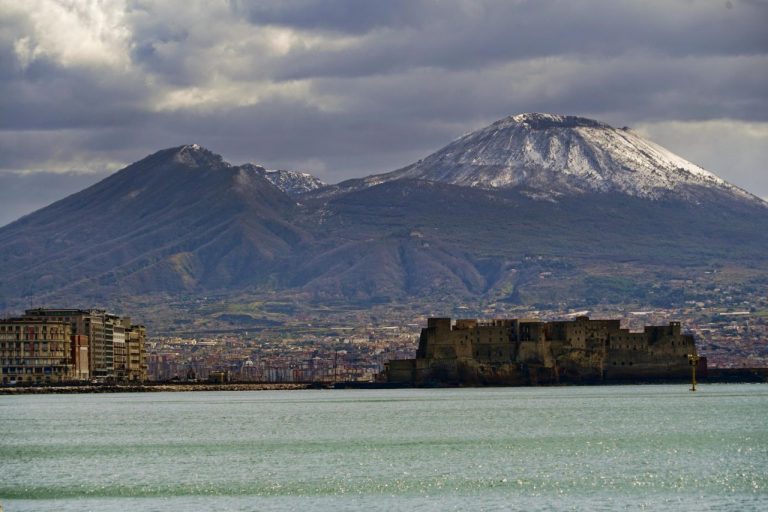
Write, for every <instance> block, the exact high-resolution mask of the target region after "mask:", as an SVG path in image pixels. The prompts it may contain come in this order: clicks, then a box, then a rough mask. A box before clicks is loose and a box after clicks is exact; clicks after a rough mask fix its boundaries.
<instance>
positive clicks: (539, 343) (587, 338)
mask: <svg viewBox="0 0 768 512" xmlns="http://www.w3.org/2000/svg"><path fill="white" fill-rule="evenodd" d="M693 353H696V346H695V342H694V339H693V337H692V336H689V335H684V334H681V327H680V324H679V323H677V322H673V323H671V324H670V325H668V326H649V327H646V328H645V330H644V331H643V332H639V333H638V332H630V331H629V330H627V329H622V328H621V326H620V321H619V320H590V319H589V318H588V317H578V318H576V319H574V320H571V321H559V322H541V321H530V320H517V319H497V320H492V321H489V322H478V321H477V320H475V319H459V320H456V322H455V323H454V324H452V323H451V319H450V318H430V319H429V321H428V324H427V327H426V328H424V329H422V332H421V336H420V338H419V348H418V350H417V357H416V359H412V360H403V361H392V362H390V364H389V367H388V370H387V374H388V379H389V381H390V382H399V383H410V384H413V385H430V384H432V385H439V384H441V383H443V384H465V385H486V384H497V385H525V384H548V383H558V382H606V381H626V380H642V379H650V378H653V379H679V378H686V376H687V375H689V372H690V367H689V365H688V354H693Z"/></svg>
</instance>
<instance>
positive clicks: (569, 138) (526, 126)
mask: <svg viewBox="0 0 768 512" xmlns="http://www.w3.org/2000/svg"><path fill="white" fill-rule="evenodd" d="M399 179H418V180H428V181H438V182H441V183H450V184H453V185H459V186H469V187H478V188H488V189H502V188H504V189H511V188H515V189H518V190H521V191H523V192H524V193H526V194H527V195H529V196H530V197H534V198H540V199H549V200H552V199H556V198H557V197H560V196H564V195H574V194H584V193H591V192H599V193H603V192H617V193H621V194H625V195H628V196H633V197H641V198H646V199H660V198H675V199H678V200H687V201H693V202H695V201H697V200H700V198H699V194H700V193H704V192H706V193H707V194H708V193H711V192H713V191H716V192H718V193H723V194H726V195H730V196H732V197H734V198H737V199H743V200H746V201H750V202H754V203H757V204H759V203H764V202H763V201H762V200H761V199H759V198H757V197H756V196H753V195H752V194H749V193H748V192H746V191H744V190H742V189H740V188H738V187H736V186H734V185H731V184H730V183H728V182H726V181H725V180H723V179H721V178H719V177H717V176H716V175H714V174H712V173H711V172H709V171H706V170H704V169H702V168H701V167H699V166H697V165H695V164H692V163H691V162H688V161H687V160H685V159H683V158H681V157H679V156H677V155H675V154H673V153H671V152H670V151H668V150H667V149H665V148H663V147H661V146H659V145H658V144H655V143H653V142H651V141H649V140H646V139H644V138H642V137H640V136H639V135H637V134H636V133H634V132H632V131H631V130H629V129H628V128H622V129H616V128H613V127H611V126H609V125H607V124H604V123H601V122H598V121H594V120H592V119H586V118H582V117H575V116H559V115H552V114H539V113H529V114H518V115H515V116H510V117H507V118H505V119H501V120H499V121H496V122H495V123H493V124H491V125H490V126H487V127H486V128H482V129H480V130H477V131H474V132H471V133H469V134H467V135H465V136H463V137H461V138H459V139H457V140H455V141H453V142H452V143H450V144H448V145H447V146H445V147H444V148H442V149H440V150H439V151H436V152H435V153H433V154H431V155H429V156H427V157H426V158H424V159H423V160H419V161H418V162H416V163H414V164H411V165H409V166H407V167H404V168H402V169H399V170H397V171H394V172H390V173H387V174H379V175H374V176H369V177H367V178H364V179H362V180H351V181H349V182H347V184H346V187H345V186H344V184H342V186H341V187H340V188H341V189H342V190H344V189H345V188H357V189H359V188H361V187H364V186H372V185H376V184H379V183H383V182H387V181H392V180H399Z"/></svg>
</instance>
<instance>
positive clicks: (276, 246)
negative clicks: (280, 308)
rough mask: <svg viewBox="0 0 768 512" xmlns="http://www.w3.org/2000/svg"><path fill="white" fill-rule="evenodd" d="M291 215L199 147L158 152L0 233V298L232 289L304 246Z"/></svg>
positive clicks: (258, 181)
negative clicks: (68, 292) (111, 291)
mask: <svg viewBox="0 0 768 512" xmlns="http://www.w3.org/2000/svg"><path fill="white" fill-rule="evenodd" d="M295 208H296V204H295V203H294V201H293V200H292V199H291V198H290V197H289V196H287V195H286V194H285V193H283V192H282V191H280V190H279V189H277V188H276V187H275V186H274V185H272V183H270V182H269V181H268V180H266V179H265V178H264V177H263V176H261V175H260V174H259V173H258V172H255V171H253V170H251V169H247V168H240V167H233V166H231V165H229V164H227V163H226V162H224V161H223V160H222V159H221V157H220V156H218V155H214V154H213V153H211V152H210V151H208V150H205V149H203V148H200V147H199V146H196V145H190V146H182V147H179V148H172V149H168V150H163V151H159V152H157V153H155V154H153V155H151V156H149V157H147V158H145V159H143V160H141V161H139V162H137V163H135V164H132V165H130V166H128V167H127V168H125V169H123V170H122V171H120V172H118V173H116V174H114V175H112V176H110V177H108V178H107V179H105V180H103V181H101V182H99V183H97V184H96V185H94V186H92V187H90V188H88V189H85V190H83V191H81V192H79V193H77V194H74V195H72V196H69V197H67V198H65V199H63V200H61V201H58V202H56V203H54V204H52V205H51V206H48V207H47V208H43V209H42V210H39V211H37V212H35V213H33V214H31V215H28V216H26V217H23V218H22V219H20V220H18V221H17V222H14V223H12V224H9V225H8V226H6V227H4V228H2V229H0V244H2V246H3V250H2V251H0V265H2V267H3V269H4V271H3V272H2V274H0V291H2V294H3V295H5V296H7V295H9V294H19V295H22V296H23V295H28V294H39V293H41V292H45V291H56V290H62V289H69V290H71V291H73V292H74V291H83V290H90V292H94V293H102V292H103V291H104V290H105V289H107V288H109V287H113V288H116V289H115V292H122V293H144V292H148V291H152V290H182V289H194V288H200V287H202V288H226V287H239V286H242V285H245V284H249V283H252V282H254V281H257V280H259V279H261V278H263V277H264V274H265V272H264V269H265V268H268V267H269V266H270V265H271V264H273V263H274V262H275V261H276V260H277V259H278V258H279V257H280V256H284V255H286V254H288V253H290V252H291V250H292V247H294V246H295V245H297V244H300V243H302V242H304V241H306V240H307V239H309V235H308V234H307V233H306V232H304V231H303V230H301V229H299V228H296V227H295V226H293V225H292V224H291V223H290V222H289V221H288V220H286V219H288V218H289V217H290V215H292V213H293V212H294V210H295Z"/></svg>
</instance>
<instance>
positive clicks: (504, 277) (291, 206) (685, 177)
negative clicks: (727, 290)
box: [0, 114, 768, 309]
mask: <svg viewBox="0 0 768 512" xmlns="http://www.w3.org/2000/svg"><path fill="white" fill-rule="evenodd" d="M318 186H319V182H317V180H315V179H313V178H312V177H311V176H307V175H306V174H301V173H290V172H287V173H286V172H285V171H281V174H275V173H271V174H270V173H267V171H265V170H264V168H263V167H259V166H254V165H251V164H246V165H243V166H239V167H238V166H232V165H230V164H227V163H226V162H224V161H223V160H222V158H221V157H220V156H218V155H215V154H213V153H211V152H210V151H208V150H205V149H203V148H200V147H199V146H196V145H189V146H182V147H180V148H173V149H166V150H162V151H159V152H157V153H155V154H153V155H151V156H149V157H147V158H145V159H143V160H141V161H139V162H137V163H135V164H132V165H130V166H128V167H126V168H125V169H123V170H122V171H120V172H118V173H116V174H114V175H112V176H110V177H109V178H107V179H105V180H103V181H102V182H100V183H98V184H96V185H94V186H92V187H90V188H88V189H86V190H83V191H81V192H79V193H77V194H74V195H72V196H70V197H67V198H66V199H63V200H61V201H59V202H57V203H54V204H52V205H50V206H48V207H46V208H43V209H41V210H39V211H37V212H35V213H33V214H30V215H28V216H26V217H23V218H22V219H20V220H18V221H16V222H14V223H12V224H9V225H7V226H5V227H3V228H0V309H2V308H6V309H7V308H14V307H19V305H20V304H24V305H26V304H29V303H31V302H32V301H36V303H40V302H45V303H49V302H53V301H56V302H57V303H65V302H66V303H68V304H71V303H73V302H77V303H80V302H82V303H84V304H93V303H103V302H105V301H106V302H108V301H109V300H110V298H114V297H119V296H121V295H130V296H141V295H144V294H148V293H152V292H158V291H166V292H171V293H176V292H190V293H208V292H216V293H219V294H224V295H226V294H228V293H238V294H242V293H244V292H248V291H250V292H253V293H262V292H278V293H280V294H284V295H285V296H292V297H298V298H301V299H302V300H307V301H310V302H315V303H338V302H339V301H346V302H354V303H357V304H370V303H381V302H389V301H397V300H405V299H407V300H411V299H419V300H424V301H429V300H431V299H441V300H452V301H454V302H456V303H458V302H461V301H472V300H481V299H482V300H485V301H494V300H495V301H505V302H509V303H518V304H531V303H542V302H543V303H551V304H554V303H568V304H574V305H576V304H588V303H596V302H609V303H610V302H616V303H620V302H628V301H632V302H643V301H645V302H649V303H653V302H654V301H664V300H674V297H672V298H669V297H667V296H666V295H665V294H664V291H663V290H661V291H659V290H651V289H650V286H651V284H650V282H651V281H652V280H654V281H661V282H663V281H664V280H665V279H673V278H677V276H679V275H680V274H681V273H683V272H684V271H686V270H687V269H690V268H701V269H705V268H712V267H717V266H723V265H727V266H729V267H737V268H743V269H745V271H746V272H747V273H751V274H755V273H758V274H759V273H761V272H763V270H761V269H764V268H765V265H766V258H767V255H768V207H767V206H766V203H764V202H763V201H762V200H760V199H758V198H756V197H754V196H752V195H751V194H748V193H747V192H745V191H743V190H741V189H738V188H737V187H734V186H733V185H730V184H728V183H726V182H724V181H723V180H721V179H720V178H717V177H716V176H714V175H712V174H711V173H708V172H707V171H704V170H703V169H700V168H699V167H697V166H695V165H693V164H691V163H689V162H686V161H685V160H683V159H681V158H679V157H677V156H675V155H673V154H671V153H669V152H668V151H666V150H665V149H664V148H661V147H660V146H657V145H655V144H653V143H650V142H648V141H645V140H644V139H641V138H640V137H638V136H637V135H635V134H634V133H632V132H631V131H628V130H624V129H622V130H616V129H613V128H611V127H609V126H607V125H604V124H602V123H598V122H596V121H591V120H586V119H582V118H573V117H563V116H550V115H546V114H523V115H519V116H514V117H509V118H505V119H503V120H500V121H498V122H496V123H494V124H493V125H490V126H489V127H487V128H484V129H482V130H478V131H476V132H472V133H470V134H468V135H466V136H464V137H462V138H460V139H457V140H456V141H454V142H452V143H451V144H449V145H448V146H446V147H445V148H443V149H441V150H439V151H437V152H436V153H434V154H432V155H430V156H428V157H426V158H424V159H423V160H420V161H419V162H417V163H415V164H413V165H411V166H408V167H405V168H403V169H400V170H398V171H394V172H392V173H388V174H383V175H376V176H370V177H368V178H364V179H360V180H350V181H348V182H344V183H341V184H339V185H333V186H326V187H320V188H317V187H318ZM289 194H290V195H289ZM64 297H67V299H66V300H64V299H63V298H64ZM72 297H77V300H72Z"/></svg>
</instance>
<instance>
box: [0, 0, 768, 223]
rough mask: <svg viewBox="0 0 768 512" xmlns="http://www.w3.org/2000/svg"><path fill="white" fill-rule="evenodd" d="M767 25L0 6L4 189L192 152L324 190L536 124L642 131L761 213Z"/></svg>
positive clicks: (638, 5) (342, 9) (653, 17)
mask: <svg viewBox="0 0 768 512" xmlns="http://www.w3.org/2000/svg"><path fill="white" fill-rule="evenodd" d="M729 6H730V7H729ZM767 22H768V4H766V3H765V2H761V1H735V0H734V1H732V2H725V1H723V2H718V1H713V2H691V1H686V0H680V1H669V0H658V1H640V0H638V1H636V2H615V1H609V0H589V1H584V2H578V3H574V2H567V1H561V0H541V1H538V0H537V1H528V0H520V1H514V2H510V1H506V0H505V1H502V0H498V1H497V0H488V1H484V2H474V1H472V2H469V1H459V0H456V1H440V2H438V1H411V0H408V1H406V0H396V1H392V2H359V1H354V0H331V1H323V2H321V1H315V0H290V1H285V0H283V1H275V2H241V1H234V0H233V1H231V2H228V3H212V2H200V3H190V2H187V1H182V0H175V1H172V0H168V1H163V2H155V1H149V0H146V1H145V0H132V1H129V2H128V3H127V4H126V5H122V4H121V3H120V2H117V1H116V2H109V3H106V4H103V5H100V4H68V3H59V2H58V1H57V0H29V2H20V3H14V4H12V3H0V184H3V185H4V188H7V189H11V188H12V187H17V186H22V185H15V184H16V183H24V185H23V186H24V187H30V186H33V185H39V186H42V183H50V181H48V180H42V181H40V182H35V181H34V180H31V178H29V177H28V176H30V174H29V173H30V172H35V171H55V172H64V173H67V172H69V171H91V172H96V173H98V175H103V173H105V172H108V171H113V170H115V169H116V168H119V167H120V166H121V165H125V164H128V163H130V162H132V161H135V160H138V159H140V158H142V157H143V156H145V155H147V154H149V153H152V152H154V151H156V150H157V149H159V148H162V147H170V146H174V145H178V144H183V143H188V142H197V143H200V144H203V145H205V146H207V147H209V148H210V149H212V150H214V151H216V152H219V153H221V154H223V155H224V157H225V158H226V159H227V160H229V161H232V162H233V163H241V162H244V161H256V162H259V163H262V164H263V165H265V166H267V167H281V168H301V169H302V170H308V171H311V172H314V173H315V174H317V175H318V176H319V177H321V178H322V179H324V180H325V181H329V182H335V181H340V180H343V179H346V178H349V177H353V176H361V175H365V174H370V173H373V172H381V171H386V170H391V169H394V168H397V167H399V166H402V165H405V164H407V163H410V162H411V161H413V160H416V159H418V158H421V157H423V156H425V155H426V154H428V153H429V152H431V151H433V150H436V149H438V148H439V147H441V146H443V145H445V144H446V143H448V142H449V141H450V140H452V139H454V138H456V137H458V136H460V135H461V134H463V133H465V132H467V131H469V130H471V129H475V128H479V127H482V126H484V125H486V124H488V123H490V122H492V121H494V120H496V119H498V118H501V117H504V116H506V115H510V114H514V113H518V112H528V111H545V112H557V113H568V114H575V115H584V116H588V117H595V118H598V119H601V120H603V121H606V122H609V123H611V124H614V125H620V126H623V125H630V126H635V125H637V126H639V127H641V129H642V130H643V132H644V133H646V134H647V135H649V136H650V137H652V138H653V139H654V140H656V141H657V142H659V143H661V144H663V145H668V146H670V149H673V150H674V151H676V152H677V153H679V154H680V155H681V156H683V157H687V158H689V159H692V160H694V161H696V163H699V164H701V165H703V166H705V167H707V168H708V169H710V170H712V171H714V172H716V173H718V174H720V175H722V176H723V177H725V178H726V179H734V181H736V183H737V184H739V185H741V186H743V187H745V188H747V189H748V190H751V191H753V192H755V193H757V194H758V195H762V196H768V183H766V182H765V179H764V178H763V177H762V176H764V171H763V168H764V165H763V162H764V161H766V159H768V149H763V148H768V132H766V130H764V129H763V128H764V127H766V126H768V106H767V105H768V102H766V92H765V83H768V31H766V30H765V27H766V26H768V23H767ZM726 134H727V136H726ZM739 134H743V136H740V135H739ZM739 141H742V142H741V143H739ZM703 148H711V150H706V151H705V150H704V149H703ZM734 152H738V154H735V153H734ZM727 155H731V156H730V157H728V156H727ZM734 162H737V164H734ZM21 171H25V172H26V174H19V172H21ZM81 176H82V175H81V174H72V173H71V172H70V173H68V174H63V175H62V177H61V180H63V181H61V183H62V185H61V186H57V187H54V191H59V193H62V194H63V193H69V191H71V190H70V189H69V188H67V187H64V186H63V183H64V181H67V180H70V182H71V183H73V187H74V188H73V190H74V189H76V187H77V186H79V185H82V184H83V183H85V181H87V180H85V181H84V178H81ZM65 189H66V190H65ZM14 190H17V188H14ZM25 190H29V188H27V189H25ZM51 194H53V195H51ZM40 195H41V197H46V198H50V199H51V200H52V199H54V198H55V197H58V196H56V194H55V192H53V193H49V192H47V191H46V192H45V194H40ZM30 204H31V203H30ZM0 205H2V206H0V214H1V215H0V219H2V218H6V219H7V218H10V217H12V216H13V215H18V214H20V213H25V212H24V211H23V208H22V209H19V208H21V207H20V206H19V205H18V204H14V205H11V204H10V203H0ZM5 212H11V213H5ZM0 222H1V221H0Z"/></svg>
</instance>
